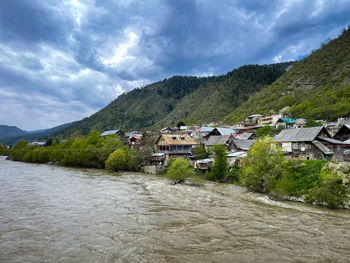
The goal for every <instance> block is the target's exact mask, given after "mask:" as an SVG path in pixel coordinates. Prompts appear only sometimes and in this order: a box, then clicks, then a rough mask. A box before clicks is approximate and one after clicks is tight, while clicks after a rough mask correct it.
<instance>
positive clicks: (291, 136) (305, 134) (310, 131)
mask: <svg viewBox="0 0 350 263" xmlns="http://www.w3.org/2000/svg"><path fill="white" fill-rule="evenodd" d="M321 131H324V132H325V133H326V134H327V135H328V136H329V137H331V136H330V135H329V133H328V132H327V130H326V129H325V128H324V127H323V126H318V127H311V128H298V129H285V130H282V131H281V132H280V133H279V134H278V135H277V136H276V137H275V139H276V141H277V142H312V141H313V140H315V138H316V137H317V136H318V135H319V134H320V132H321Z"/></svg>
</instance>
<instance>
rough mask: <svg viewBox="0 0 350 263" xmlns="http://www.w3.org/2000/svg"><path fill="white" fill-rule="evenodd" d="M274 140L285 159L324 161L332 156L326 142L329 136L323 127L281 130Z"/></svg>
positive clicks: (332, 153)
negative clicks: (280, 148)
mask: <svg viewBox="0 0 350 263" xmlns="http://www.w3.org/2000/svg"><path fill="white" fill-rule="evenodd" d="M275 139H276V141H277V142H278V143H280V144H281V146H282V149H283V151H284V152H285V156H286V158H287V159H296V160H317V159H322V160H325V159H332V158H333V155H334V152H333V151H332V149H330V148H329V141H328V142H327V139H331V136H330V134H329V133H328V131H327V130H326V129H325V128H324V127H323V126H319V127H312V128H299V129H286V130H282V131H281V132H280V133H279V134H278V135H277V136H276V137H275Z"/></svg>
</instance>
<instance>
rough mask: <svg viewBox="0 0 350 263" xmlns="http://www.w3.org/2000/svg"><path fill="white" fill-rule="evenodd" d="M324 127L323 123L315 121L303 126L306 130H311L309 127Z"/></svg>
mask: <svg viewBox="0 0 350 263" xmlns="http://www.w3.org/2000/svg"><path fill="white" fill-rule="evenodd" d="M318 126H322V123H321V122H317V121H315V120H313V119H308V120H307V122H306V123H305V124H304V125H303V127H304V128H309V127H318Z"/></svg>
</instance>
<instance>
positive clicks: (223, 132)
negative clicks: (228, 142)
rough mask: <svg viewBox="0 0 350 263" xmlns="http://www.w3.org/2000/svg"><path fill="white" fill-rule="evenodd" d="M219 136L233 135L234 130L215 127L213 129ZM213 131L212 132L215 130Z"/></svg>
mask: <svg viewBox="0 0 350 263" xmlns="http://www.w3.org/2000/svg"><path fill="white" fill-rule="evenodd" d="M215 129H216V130H217V131H218V132H219V133H220V134H221V135H231V134H235V133H236V132H235V130H234V129H231V128H220V127H216V128H215ZM215 129H214V130H215Z"/></svg>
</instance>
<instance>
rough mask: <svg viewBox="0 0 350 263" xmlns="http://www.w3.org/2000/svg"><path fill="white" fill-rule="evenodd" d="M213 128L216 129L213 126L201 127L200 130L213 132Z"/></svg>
mask: <svg viewBox="0 0 350 263" xmlns="http://www.w3.org/2000/svg"><path fill="white" fill-rule="evenodd" d="M212 130H214V128H212V127H201V128H200V130H199V132H211V131H212Z"/></svg>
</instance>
